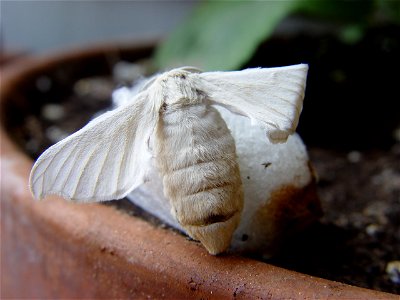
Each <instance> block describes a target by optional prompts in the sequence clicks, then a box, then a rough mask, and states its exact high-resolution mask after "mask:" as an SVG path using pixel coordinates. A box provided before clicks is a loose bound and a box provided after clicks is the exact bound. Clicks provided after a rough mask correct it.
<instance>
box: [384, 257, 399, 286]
mask: <svg viewBox="0 0 400 300" xmlns="http://www.w3.org/2000/svg"><path fill="white" fill-rule="evenodd" d="M386 273H387V274H388V275H389V278H390V280H391V281H392V282H393V283H395V284H400V260H393V261H390V262H388V264H387V265H386Z"/></svg>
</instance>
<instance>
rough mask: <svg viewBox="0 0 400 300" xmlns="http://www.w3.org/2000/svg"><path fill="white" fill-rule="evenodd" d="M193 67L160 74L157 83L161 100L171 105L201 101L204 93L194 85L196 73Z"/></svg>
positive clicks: (204, 95)
mask: <svg viewBox="0 0 400 300" xmlns="http://www.w3.org/2000/svg"><path fill="white" fill-rule="evenodd" d="M198 72H199V70H197V69H195V68H189V67H184V68H179V69H173V70H171V71H169V72H165V73H164V74H161V75H160V77H159V78H158V79H157V83H158V85H157V86H159V87H160V89H161V91H160V94H161V95H162V98H163V102H164V103H165V104H166V105H168V106H171V107H174V106H175V107H177V108H179V107H181V106H184V105H188V104H196V103H201V102H203V101H204V100H205V99H206V94H205V93H204V92H203V91H201V90H199V89H198V88H197V87H196V82H197V73H198Z"/></svg>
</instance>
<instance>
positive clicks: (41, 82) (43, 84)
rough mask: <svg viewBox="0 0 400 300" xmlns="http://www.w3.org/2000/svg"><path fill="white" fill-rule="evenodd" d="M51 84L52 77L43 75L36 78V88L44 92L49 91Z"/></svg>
mask: <svg viewBox="0 0 400 300" xmlns="http://www.w3.org/2000/svg"><path fill="white" fill-rule="evenodd" d="M51 86H52V82H51V79H50V78H49V77H47V76H41V77H39V78H38V79H36V88H37V89H38V90H39V91H40V92H42V93H46V92H48V91H49V90H50V89H51Z"/></svg>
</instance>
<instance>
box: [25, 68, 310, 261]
mask: <svg viewBox="0 0 400 300" xmlns="http://www.w3.org/2000/svg"><path fill="white" fill-rule="evenodd" d="M307 71H308V66H307V65H305V64H299V65H293V66H287V67H278V68H254V69H246V70H243V71H233V72H203V73H202V72H200V71H199V70H197V69H195V68H192V67H183V68H178V69H173V70H171V71H168V72H165V73H163V74H160V75H156V76H154V77H153V78H151V79H150V80H149V81H148V82H147V83H146V84H145V85H144V86H143V87H142V88H141V90H140V91H139V92H138V93H137V94H136V95H135V96H133V97H132V99H131V100H130V101H129V102H128V103H126V104H124V105H122V106H120V107H118V108H116V109H115V110H112V111H109V112H107V113H104V114H103V115H101V116H99V117H97V118H95V119H94V120H92V121H91V122H89V123H88V124H87V125H86V126H85V127H83V128H82V129H81V130H79V131H77V132H76V133H74V134H72V135H70V136H69V137H67V138H65V139H64V140H62V141H60V142H58V143H57V144H55V145H53V146H52V147H50V148H49V149H47V150H46V151H45V152H44V153H43V154H42V155H41V156H40V157H39V158H38V160H37V161H36V163H35V164H34V166H33V168H32V171H31V175H30V188H31V191H32V193H33V195H34V197H35V198H39V199H42V198H43V197H45V196H46V195H48V194H56V195H60V196H62V197H64V198H66V199H69V200H75V201H78V202H92V201H105V200H112V199H120V198H123V197H124V196H126V195H127V194H128V193H130V192H131V191H132V190H134V189H135V188H137V187H138V186H139V185H141V184H142V183H144V182H145V181H146V180H149V178H148V170H149V164H150V162H151V160H152V159H153V160H155V161H156V165H157V167H158V169H159V171H160V174H161V175H162V177H163V185H164V194H165V195H166V197H167V198H168V199H169V200H170V202H171V207H172V214H173V215H174V217H175V218H176V219H177V221H178V222H179V223H180V225H181V226H182V228H183V229H184V230H185V231H186V232H187V233H188V234H189V235H190V236H191V237H192V238H193V239H195V240H199V241H200V242H201V243H202V244H203V245H204V246H205V247H206V249H207V250H208V251H209V252H210V253H211V254H218V253H220V252H223V251H225V250H226V249H227V248H228V247H229V244H230V241H231V238H232V234H233V232H234V230H235V229H236V227H237V225H238V223H239V221H240V215H241V211H242V208H243V191H242V183H241V179H240V173H239V167H238V162H237V158H236V152H235V151H236V150H235V142H234V139H233V137H232V135H231V134H230V131H229V130H228V128H227V126H226V124H225V122H224V120H223V119H222V118H221V116H220V114H219V113H218V111H217V110H216V109H215V108H214V107H213V105H220V106H223V107H225V108H227V109H229V110H230V111H232V112H234V113H236V114H240V115H244V116H247V117H249V118H251V119H252V120H254V121H255V122H257V123H260V124H261V125H263V126H264V127H265V129H266V132H267V134H268V137H269V139H270V140H271V141H272V142H284V141H285V140H286V139H287V138H288V136H289V135H290V134H292V133H293V132H294V131H295V129H296V126H297V122H298V119H299V115H300V112H301V109H302V102H303V98H304V90H305V82H306V76H307Z"/></svg>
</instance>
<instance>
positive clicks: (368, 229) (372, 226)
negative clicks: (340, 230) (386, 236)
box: [365, 224, 382, 237]
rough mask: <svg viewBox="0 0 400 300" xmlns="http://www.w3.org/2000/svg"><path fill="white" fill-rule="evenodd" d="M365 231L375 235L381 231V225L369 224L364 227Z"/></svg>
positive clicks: (372, 235)
mask: <svg viewBox="0 0 400 300" xmlns="http://www.w3.org/2000/svg"><path fill="white" fill-rule="evenodd" d="M365 231H366V233H367V234H368V235H369V236H371V237H377V236H378V235H379V234H381V233H382V226H380V225H378V224H369V225H368V226H367V227H366V228H365Z"/></svg>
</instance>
